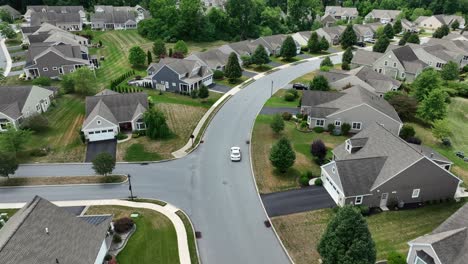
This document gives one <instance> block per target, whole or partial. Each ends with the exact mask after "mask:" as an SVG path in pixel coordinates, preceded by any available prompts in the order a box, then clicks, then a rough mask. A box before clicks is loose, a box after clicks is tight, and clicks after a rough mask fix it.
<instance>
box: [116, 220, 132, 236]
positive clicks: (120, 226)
mask: <svg viewBox="0 0 468 264" xmlns="http://www.w3.org/2000/svg"><path fill="white" fill-rule="evenodd" d="M134 225H135V223H134V222H133V220H132V219H131V218H129V217H122V218H119V219H117V220H116V221H115V223H114V229H115V232H117V233H119V234H123V233H127V232H129V231H130V230H131V229H132V228H133V226H134Z"/></svg>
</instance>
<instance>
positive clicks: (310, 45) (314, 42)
mask: <svg viewBox="0 0 468 264" xmlns="http://www.w3.org/2000/svg"><path fill="white" fill-rule="evenodd" d="M307 49H308V50H309V52H310V53H318V52H320V50H321V47H320V41H319V36H318V35H317V32H315V31H314V32H312V33H311V35H310V38H309V40H308V41H307Z"/></svg>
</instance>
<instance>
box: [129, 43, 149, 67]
mask: <svg viewBox="0 0 468 264" xmlns="http://www.w3.org/2000/svg"><path fill="white" fill-rule="evenodd" d="M128 61H129V62H130V64H131V65H132V66H133V67H136V66H142V65H144V64H145V61H146V54H145V51H144V50H143V49H142V48H140V47H139V46H134V47H132V48H131V49H130V50H129V53H128Z"/></svg>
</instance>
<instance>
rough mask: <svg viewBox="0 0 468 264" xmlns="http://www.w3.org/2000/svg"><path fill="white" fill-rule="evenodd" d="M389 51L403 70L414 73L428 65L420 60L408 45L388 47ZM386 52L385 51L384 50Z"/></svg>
mask: <svg viewBox="0 0 468 264" xmlns="http://www.w3.org/2000/svg"><path fill="white" fill-rule="evenodd" d="M389 49H390V52H393V54H394V55H395V57H396V58H397V59H398V61H399V62H400V63H401V64H402V65H403V67H404V68H405V71H407V72H409V73H412V74H416V73H417V72H418V71H419V70H422V69H424V68H425V67H427V66H428V65H427V64H426V63H425V62H423V61H422V60H420V59H419V58H418V56H416V54H415V53H414V51H413V49H412V48H411V46H410V45H405V46H402V47H390V48H389ZM386 53H387V52H386Z"/></svg>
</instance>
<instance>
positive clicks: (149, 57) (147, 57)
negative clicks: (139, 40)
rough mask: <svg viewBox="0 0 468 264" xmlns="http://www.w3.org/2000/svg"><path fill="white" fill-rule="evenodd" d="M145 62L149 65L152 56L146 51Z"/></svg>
mask: <svg viewBox="0 0 468 264" xmlns="http://www.w3.org/2000/svg"><path fill="white" fill-rule="evenodd" d="M146 60H147V61H148V65H150V64H151V63H152V62H153V56H152V55H151V51H149V50H148V52H146Z"/></svg>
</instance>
